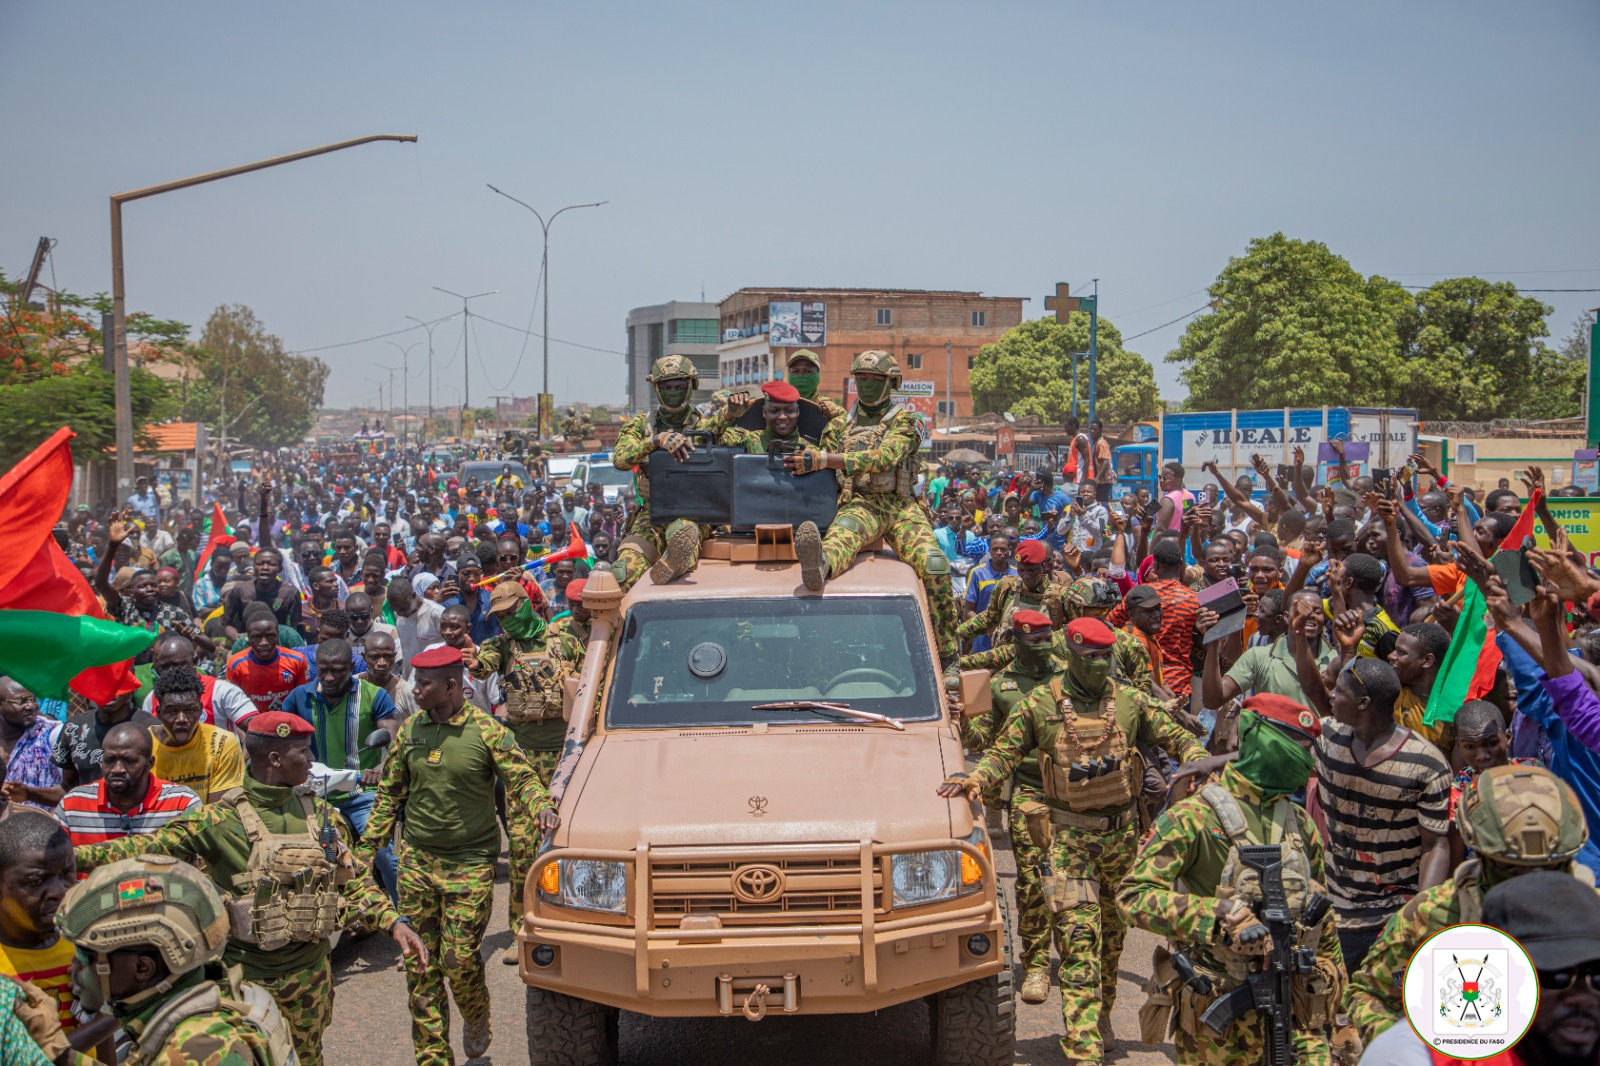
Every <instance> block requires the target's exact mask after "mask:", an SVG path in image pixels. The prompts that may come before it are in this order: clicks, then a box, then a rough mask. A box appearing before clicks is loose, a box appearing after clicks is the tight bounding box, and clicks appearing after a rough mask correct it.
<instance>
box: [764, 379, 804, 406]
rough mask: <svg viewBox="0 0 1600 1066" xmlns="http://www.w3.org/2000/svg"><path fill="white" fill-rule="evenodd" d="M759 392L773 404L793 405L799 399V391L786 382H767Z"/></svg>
mask: <svg viewBox="0 0 1600 1066" xmlns="http://www.w3.org/2000/svg"><path fill="white" fill-rule="evenodd" d="M761 391H762V392H764V393H766V394H767V396H768V398H770V399H771V400H772V401H773V402H775V403H795V402H797V401H798V400H799V399H800V390H799V389H797V388H795V387H794V386H793V385H791V384H789V383H788V382H787V381H769V382H767V383H766V384H765V385H763V386H761Z"/></svg>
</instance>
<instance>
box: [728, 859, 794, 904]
mask: <svg viewBox="0 0 1600 1066" xmlns="http://www.w3.org/2000/svg"><path fill="white" fill-rule="evenodd" d="M783 889H784V877H783V871H782V870H780V869H778V868H777V867H776V866H764V865H763V866H741V867H739V869H737V870H735V871H734V874H733V894H734V895H735V896H736V897H737V898H738V899H739V901H740V902H741V903H772V902H773V901H775V900H777V899H778V898H779V897H780V896H782V895H783Z"/></svg>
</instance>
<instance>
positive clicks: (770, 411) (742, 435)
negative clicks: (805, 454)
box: [720, 381, 806, 455]
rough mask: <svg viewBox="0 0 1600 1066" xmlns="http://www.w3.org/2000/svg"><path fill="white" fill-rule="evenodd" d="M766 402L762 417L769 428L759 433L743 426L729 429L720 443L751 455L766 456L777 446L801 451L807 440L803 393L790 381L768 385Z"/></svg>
mask: <svg viewBox="0 0 1600 1066" xmlns="http://www.w3.org/2000/svg"><path fill="white" fill-rule="evenodd" d="M761 391H762V393H763V394H764V396H765V400H764V401H763V402H762V404H761V415H762V417H763V418H765V419H766V421H767V428H766V429H764V430H761V431H760V432H757V431H756V430H753V429H744V428H742V427H740V426H734V425H728V426H726V428H723V429H721V433H720V441H721V443H723V444H726V445H729V446H730V447H734V448H743V449H744V450H745V452H746V454H749V455H765V454H767V450H768V448H769V447H770V446H771V445H773V444H774V443H783V444H792V445H794V446H795V447H797V448H798V447H800V446H801V445H803V444H805V443H806V442H805V440H804V439H802V438H801V436H800V393H799V391H798V390H796V389H795V387H794V386H793V385H791V384H789V383H788V382H787V381H769V382H767V383H766V384H765V385H763V386H761Z"/></svg>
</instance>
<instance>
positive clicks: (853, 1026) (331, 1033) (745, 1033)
mask: <svg viewBox="0 0 1600 1066" xmlns="http://www.w3.org/2000/svg"><path fill="white" fill-rule="evenodd" d="M997 843H998V841H997ZM998 859H999V863H1000V867H1001V876H1002V881H1003V882H1004V884H1005V886H1006V889H1007V891H1009V890H1010V884H1011V880H1012V870H1013V865H1012V863H1011V854H1010V852H1009V851H1005V850H1002V851H1000V853H999V855H998ZM500 875H501V880H500V883H499V884H498V885H497V886H496V890H495V909H494V915H495V918H494V921H493V922H492V923H491V925H490V933H489V936H488V937H487V938H486V940H485V952H486V954H488V955H491V956H496V955H498V953H499V951H500V949H502V948H504V947H505V946H506V945H507V944H508V943H509V942H510V939H511V934H510V933H509V932H507V931H506V930H505V929H504V927H503V923H502V916H503V915H504V914H505V891H506V886H505V880H504V878H505V866H504V863H502V864H501V867H500ZM1155 943H1156V941H1155V938H1153V937H1151V936H1149V935H1148V934H1145V933H1142V932H1140V931H1138V930H1134V931H1133V932H1131V933H1130V934H1129V936H1128V944H1127V950H1126V951H1125V953H1124V954H1123V957H1122V973H1121V981H1120V983H1119V989H1118V993H1117V1003H1116V1010H1115V1015H1114V1023H1115V1026H1116V1031H1117V1034H1118V1036H1119V1037H1120V1038H1121V1039H1120V1044H1119V1046H1118V1048H1117V1049H1116V1050H1114V1051H1112V1052H1111V1053H1110V1054H1109V1055H1108V1056H1107V1058H1106V1061H1107V1062H1108V1063H1114V1064H1116V1066H1147V1064H1156V1063H1170V1062H1172V1061H1173V1058H1172V1048H1171V1046H1170V1045H1166V1046H1163V1047H1160V1048H1154V1047H1146V1046H1145V1045H1142V1044H1137V1043H1133V1042H1132V1041H1131V1039H1130V1038H1131V1037H1135V1036H1137V1034H1138V1029H1139V1026H1138V1017H1137V1012H1138V1008H1139V1004H1140V1003H1141V1002H1142V1001H1143V996H1142V995H1141V994H1140V992H1139V982H1140V981H1142V980H1143V978H1144V976H1145V975H1146V974H1148V973H1149V967H1150V951H1151V948H1152V947H1153V946H1154V945H1155ZM397 959H398V953H397V952H396V950H395V948H394V944H393V942H392V941H390V940H389V939H388V938H387V937H384V936H375V937H369V938H367V939H366V940H363V941H361V942H359V943H345V944H341V945H340V947H339V949H338V950H337V951H335V952H334V957H333V962H334V986H335V989H336V998H335V1001H334V1022H333V1026H332V1027H331V1028H330V1029H329V1030H328V1033H327V1037H326V1040H325V1041H324V1045H323V1047H324V1058H325V1061H326V1062H328V1063H329V1066H346V1064H366V1063H374V1064H376V1063H385V1064H389V1063H403V1062H409V1061H412V1048H411V1027H410V1019H409V1016H408V1014H407V1012H406V998H405V978H404V976H403V975H402V974H401V973H399V972H398V971H397V970H396V969H395V963H396V960H397ZM488 972H489V996H490V1002H491V1003H492V1004H493V1015H492V1017H493V1024H494V1044H493V1046H492V1047H491V1048H490V1051H489V1054H488V1055H485V1056H484V1057H483V1058H481V1059H474V1060H471V1061H473V1062H474V1063H500V1064H502V1066H512V1064H518V1066H520V1064H522V1063H526V1062H527V1061H528V1059H527V1043H526V1039H525V1037H524V1034H523V1010H522V999H523V986H522V982H521V981H520V980H519V979H518V977H517V970H516V968H515V967H513V966H502V965H501V964H500V962H499V961H498V959H497V958H493V957H491V958H490V961H489V964H488ZM1018 983H1019V984H1020V975H1019V976H1018ZM1017 1007H1018V1014H1017V1020H1018V1025H1017V1057H1016V1061H1017V1062H1019V1063H1030V1064H1039V1066H1044V1064H1052V1063H1060V1062H1063V1061H1064V1059H1063V1057H1062V1054H1061V1046H1060V1034H1061V1001H1060V999H1059V998H1058V997H1056V996H1055V994H1054V990H1053V989H1052V997H1051V1001H1050V1002H1047V1003H1043V1004H1039V1005H1032V1006H1030V1005H1028V1004H1025V1003H1023V1002H1022V1001H1021V1000H1018V1001H1017ZM452 1021H453V1022H454V1025H453V1037H454V1046H455V1048H456V1049H457V1053H458V1054H459V1049H460V1047H461V1041H460V1033H461V1029H460V1019H459V1018H452ZM927 1050H928V1012H927V1008H926V1007H925V1006H924V1005H923V1004H921V1003H911V1004H906V1005H904V1006H901V1007H896V1008H894V1009H892V1010H888V1011H883V1012H881V1013H879V1014H875V1015H871V1014H869V1015H860V1016H850V1017H838V1018H792V1019H783V1018H769V1019H767V1020H766V1021H763V1022H760V1023H758V1024H755V1025H752V1024H750V1023H749V1022H746V1021H744V1020H743V1019H737V1020H733V1019H724V1018H715V1019H703V1020H688V1021H685V1020H658V1019H654V1018H646V1017H642V1016H640V1015H636V1014H624V1015H623V1017H622V1062H623V1063H624V1064H625V1066H682V1064H686V1063H694V1064H698V1066H720V1064H724V1063H726V1064H729V1066H733V1064H739V1066H747V1064H749V1063H759V1064H760V1066H812V1064H815V1063H820V1062H826V1063H829V1064H830V1066H922V1064H923V1063H925V1062H926V1059H927ZM458 1061H465V1060H462V1059H458Z"/></svg>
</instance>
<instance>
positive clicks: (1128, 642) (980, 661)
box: [961, 619, 1155, 692]
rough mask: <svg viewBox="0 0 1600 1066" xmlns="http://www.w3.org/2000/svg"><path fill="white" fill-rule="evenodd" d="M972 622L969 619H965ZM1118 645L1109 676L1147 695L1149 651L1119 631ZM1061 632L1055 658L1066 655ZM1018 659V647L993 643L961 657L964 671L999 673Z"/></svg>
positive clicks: (1150, 673) (1150, 679) (1150, 677)
mask: <svg viewBox="0 0 1600 1066" xmlns="http://www.w3.org/2000/svg"><path fill="white" fill-rule="evenodd" d="M968 621H971V619H968ZM1114 632H1115V633H1116V639H1117V643H1116V646H1115V647H1113V648H1112V649H1111V663H1112V667H1113V673H1112V676H1113V677H1115V678H1116V679H1117V680H1118V681H1121V682H1123V683H1124V684H1126V685H1129V686H1131V687H1133V688H1136V689H1138V690H1139V691H1140V692H1149V691H1150V689H1151V686H1152V685H1153V684H1154V681H1155V673H1154V672H1153V671H1152V670H1151V668H1150V651H1149V649H1147V648H1146V647H1145V646H1144V641H1142V640H1140V639H1139V638H1138V637H1136V636H1134V635H1133V634H1132V633H1129V632H1128V631H1127V630H1124V629H1118V630H1115V631H1114ZM1065 640H1066V635H1065V634H1064V633H1057V634H1056V636H1055V639H1054V641H1053V644H1054V651H1055V655H1056V658H1058V659H1059V658H1062V657H1063V656H1065V655H1066V654H1067V649H1066V645H1065V644H1064V643H1063V642H1064V641H1065ZM1016 657H1017V646H1016V644H1015V643H1013V642H1011V641H1006V642H1005V643H1004V644H996V645H995V646H994V647H992V648H990V649H989V650H988V651H979V652H973V653H972V654H971V655H963V656H962V657H961V668H962V669H963V670H1002V669H1004V668H1006V667H1008V666H1010V665H1011V663H1012V660H1014V659H1015V658H1016Z"/></svg>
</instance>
